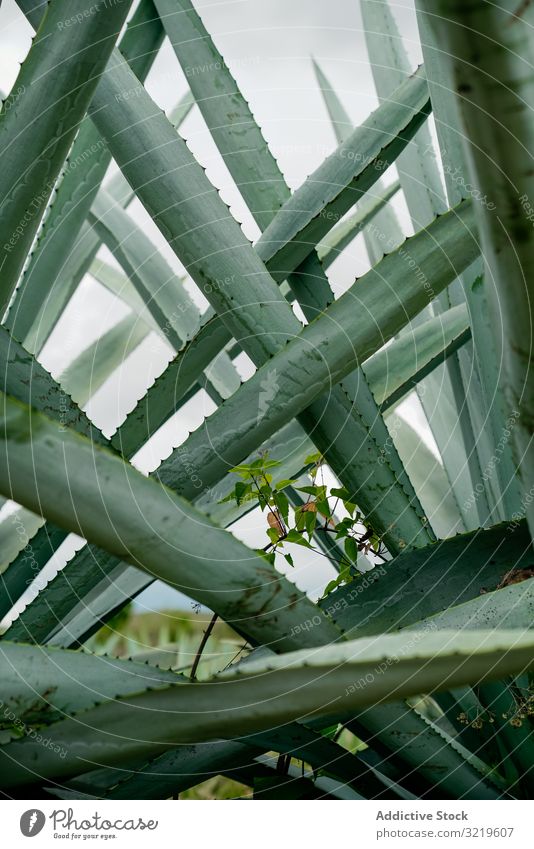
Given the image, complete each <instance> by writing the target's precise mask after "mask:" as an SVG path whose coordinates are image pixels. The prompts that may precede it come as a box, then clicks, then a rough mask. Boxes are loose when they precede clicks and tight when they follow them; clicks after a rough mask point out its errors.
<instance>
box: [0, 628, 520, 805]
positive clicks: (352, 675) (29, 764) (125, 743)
mask: <svg viewBox="0 0 534 849" xmlns="http://www.w3.org/2000/svg"><path fill="white" fill-rule="evenodd" d="M406 636H407V635H400V634H396V635H386V636H383V637H382V638H381V640H380V644H379V645H377V641H376V640H374V639H361V640H356V641H354V642H352V643H345V644H339V645H335V646H327V647H324V648H316V649H313V650H303V651H298V652H292V653H289V654H285V655H282V656H280V657H276V658H268V659H267V660H265V659H260V660H257V661H251V662H250V663H248V664H246V665H243V666H242V667H239V666H238V667H236V668H235V669H234V670H231V671H228V672H225V673H222V674H221V675H219V676H216V677H215V678H213V679H211V680H210V681H205V682H201V683H199V682H194V683H189V684H187V683H184V684H180V685H179V686H171V687H167V688H166V689H162V688H158V689H157V690H154V691H148V692H145V693H142V694H140V695H139V696H133V697H130V698H125V699H121V700H116V701H113V702H106V703H104V704H102V705H99V706H97V707H95V708H93V709H91V710H87V711H84V712H83V713H82V714H79V715H75V716H74V717H73V718H71V719H65V720H62V721H61V722H58V723H55V724H54V726H52V727H50V728H49V729H47V736H48V738H49V741H50V745H49V746H47V748H46V749H45V748H44V747H43V746H40V745H39V744H38V743H35V742H33V741H32V740H29V739H25V740H22V741H18V742H16V743H11V744H9V745H8V746H5V747H3V748H2V749H0V762H2V761H5V760H7V759H9V763H10V764H11V766H10V769H9V770H4V771H3V773H2V776H3V786H6V784H7V783H9V785H10V786H16V785H17V784H20V783H24V782H25V781H27V780H28V768H31V769H32V771H35V769H36V762H37V763H38V771H39V774H40V776H41V777H42V778H47V777H54V778H56V779H58V778H66V777H70V776H73V775H76V774H81V773H83V772H87V771H89V769H90V768H91V766H92V764H94V763H95V762H98V763H100V764H102V765H106V764H107V765H113V764H116V763H120V762H121V761H127V760H128V759H133V758H137V757H143V756H145V755H146V756H150V754H151V753H154V752H157V751H158V749H159V750H161V749H162V748H171V747H172V746H175V745H176V744H177V743H188V742H200V741H202V740H210V739H211V740H213V739H217V738H221V737H232V736H235V735H236V734H239V735H240V736H242V735H243V734H249V733H256V732H259V731H262V730H263V729H267V728H270V727H272V726H273V725H277V724H280V723H286V722H288V721H293V720H295V719H299V718H300V717H302V716H309V715H310V714H315V715H317V716H328V715H329V714H330V715H332V713H334V712H338V711H339V710H342V711H348V710H350V709H353V708H357V707H358V708H361V707H364V706H366V705H369V704H376V703H377V702H379V701H381V700H383V699H393V698H395V697H397V698H398V697H399V696H403V695H409V694H417V693H418V692H420V691H421V690H423V691H424V690H428V689H439V688H440V687H441V688H443V687H446V686H451V685H455V684H462V683H466V682H467V681H470V680H473V678H475V679H477V680H482V679H486V678H489V679H491V678H498V677H499V676H502V675H503V674H506V673H510V672H511V673H513V672H519V671H523V670H524V669H525V668H528V667H529V666H531V665H532V663H533V662H534V661H533V654H532V649H533V647H534V635H531V634H530V633H529V634H527V635H518V633H517V632H516V631H501V632H500V633H497V634H496V633H495V632H493V631H489V632H488V631H478V632H471V633H462V634H456V633H454V632H450V631H439V632H437V633H435V634H429V633H428V632H427V633H423V632H419V633H417V634H416V633H415V632H414V633H413V634H411V639H412V641H415V642H412V643H410V644H407V643H406ZM459 658H461V662H459ZM378 667H380V669H383V672H380V673H378V672H377V669H378ZM384 667H385V668H384ZM366 676H367V677H368V679H370V681H369V683H368V684H365V685H364V686H358V683H359V682H361V681H365V680H366ZM214 705H216V706H217V710H213V706H214ZM152 711H156V713H155V714H154V716H155V717H157V719H154V721H150V716H151V712H152ZM141 716H143V734H142V738H143V739H139V736H140V735H139V721H140V717H141ZM81 717H83V720H82V721H83V725H81V723H80V721H79V719H80V718H81ZM51 746H55V747H61V748H63V749H66V750H67V751H68V752H69V754H70V757H69V759H68V760H67V759H62V758H61V757H60V756H59V755H58V753H57V752H54V751H53V749H52V748H51ZM89 751H90V752H91V754H90V756H89V754H88V752H89ZM0 781H2V778H0ZM495 795H497V794H495Z"/></svg>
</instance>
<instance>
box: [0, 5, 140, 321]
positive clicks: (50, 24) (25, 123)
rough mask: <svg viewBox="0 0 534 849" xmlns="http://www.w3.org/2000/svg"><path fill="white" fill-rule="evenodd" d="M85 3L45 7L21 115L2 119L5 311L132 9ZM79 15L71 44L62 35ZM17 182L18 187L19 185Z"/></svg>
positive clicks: (26, 71) (22, 78) (14, 112)
mask: <svg viewBox="0 0 534 849" xmlns="http://www.w3.org/2000/svg"><path fill="white" fill-rule="evenodd" d="M86 8H87V7H86V4H85V2H84V0H58V2H56V3H54V4H53V5H51V6H48V7H47V10H46V12H45V15H44V19H43V23H42V25H41V26H40V28H39V31H38V33H37V35H36V37H35V39H34V42H33V44H32V47H31V49H30V52H29V54H28V56H27V57H26V59H25V61H24V63H23V65H22V67H21V69H20V72H19V74H18V77H17V80H16V82H15V91H18V92H19V94H18V97H17V108H16V109H9V110H4V111H3V112H1V113H0V157H1V162H2V168H1V171H0V173H1V177H0V198H1V201H0V222H1V227H2V232H3V233H5V234H6V236H5V242H4V245H3V248H2V259H1V261H0V268H1V270H2V284H1V288H0V305H1V307H2V312H5V309H6V307H7V305H8V303H9V300H10V298H11V295H12V293H13V290H14V289H15V286H16V285H17V281H18V277H19V274H20V272H21V271H22V267H23V265H24V262H25V260H26V256H27V254H28V251H29V249H30V246H31V243H32V241H33V239H34V237H35V234H36V232H37V229H38V226H39V222H40V220H41V218H42V216H43V213H44V211H45V209H46V205H47V202H48V200H49V198H50V196H51V194H52V191H53V188H54V183H55V181H56V179H57V177H58V176H59V173H60V170H61V167H62V165H63V162H64V160H65V157H66V155H67V152H68V150H69V147H70V146H71V144H72V141H73V139H74V136H75V134H76V131H77V129H78V126H79V123H80V121H81V120H82V118H83V116H84V114H85V111H86V109H87V106H88V104H89V102H90V100H91V97H92V95H93V92H94V90H95V88H96V86H97V83H98V80H99V77H100V76H101V74H102V72H103V70H104V68H105V65H106V63H107V61H108V59H109V56H110V54H111V51H112V49H113V47H114V44H115V40H116V38H117V35H118V33H119V31H120V29H121V27H122V25H123V23H124V21H125V20H126V16H127V14H128V10H129V8H130V3H129V2H124V3H117V4H115V5H114V6H113V7H110V8H109V9H95V11H94V14H92V15H89V16H86V15H84V14H83V13H84V11H85V10H86ZM72 15H74V16H76V15H81V22H80V23H79V24H78V25H77V26H76V27H73V28H72V29H71V31H70V33H69V38H65V35H64V33H63V32H62V29H63V28H64V21H65V20H66V19H67V18H70V17H71V16H72ZM14 181H15V182H14Z"/></svg>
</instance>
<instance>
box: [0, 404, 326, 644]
mask: <svg viewBox="0 0 534 849" xmlns="http://www.w3.org/2000/svg"><path fill="white" fill-rule="evenodd" d="M2 413H3V422H4V427H3V428H2V445H1V454H0V489H1V490H2V491H3V492H9V493H10V495H11V494H12V495H13V496H14V497H15V498H16V500H17V501H19V502H20V503H22V504H23V505H24V506H27V507H29V508H30V509H33V510H37V511H38V512H44V513H45V514H46V516H47V518H49V519H51V520H52V521H53V522H57V523H58V524H59V525H60V526H62V527H64V528H66V529H67V530H71V531H74V532H76V533H81V534H82V535H83V536H84V537H85V538H86V539H88V540H89V541H90V542H94V543H96V544H98V545H101V546H102V547H103V548H104V549H106V550H107V551H109V552H110V553H112V554H115V555H116V556H118V557H120V558H121V559H123V560H125V561H126V562H129V563H131V564H132V565H134V566H137V567H139V568H141V569H143V570H144V571H146V572H148V573H149V574H150V575H151V576H153V577H159V578H160V579H162V580H164V581H167V582H168V583H169V584H170V585H171V586H174V587H176V588H179V589H181V590H182V591H183V592H185V593H187V595H189V596H191V597H192V598H195V599H196V600H197V601H199V602H201V603H202V604H206V605H207V606H208V607H209V608H210V609H212V610H214V611H216V612H218V613H219V614H220V615H221V616H222V617H223V618H224V619H225V620H226V621H227V622H228V623H229V624H232V623H233V624H234V626H235V627H236V629H237V630H238V631H240V632H242V633H244V634H247V635H250V636H251V637H253V638H255V639H257V640H259V641H260V642H268V641H269V639H270V638H269V631H271V633H272V630H273V629H274V631H276V633H277V635H280V631H281V632H282V634H283V635H284V636H282V637H281V638H280V639H277V642H276V643H275V644H276V646H277V647H279V649H280V650H283V649H284V648H288V647H290V646H294V645H295V642H296V641H297V635H296V634H295V631H294V630H293V631H292V630H291V629H292V625H294V624H295V622H296V623H299V622H303V621H305V620H309V619H311V620H313V619H314V617H315V620H316V622H317V625H316V626H314V627H313V628H311V629H310V630H309V631H308V633H307V634H306V635H304V636H303V635H300V636H299V637H298V642H300V643H302V641H305V642H307V643H308V644H310V645H316V644H317V643H318V642H321V640H325V639H335V638H336V637H337V636H339V633H338V631H337V629H336V628H334V626H332V625H330V623H329V622H328V620H327V619H326V617H324V616H323V615H322V614H320V612H319V611H318V608H317V607H316V605H314V604H312V603H311V602H310V601H309V600H308V599H307V598H306V597H305V596H304V595H303V594H301V593H300V591H299V590H298V589H297V588H296V587H294V586H293V585H292V584H290V583H289V581H287V580H286V579H285V578H283V577H282V576H281V575H279V574H278V573H277V572H276V570H275V569H274V568H273V567H272V566H271V565H270V564H269V563H267V562H266V561H265V560H264V559H263V558H262V557H260V556H259V555H258V554H257V553H256V552H253V551H251V550H250V549H248V548H247V547H246V546H244V545H243V544H242V543H240V542H238V540H237V539H235V538H234V537H233V536H232V535H231V534H228V533H227V532H226V531H224V530H223V529H222V528H218V527H217V526H215V525H213V524H211V523H210V522H209V521H208V520H207V519H206V517H205V516H203V514H201V513H200V512H199V511H197V510H195V508H193V507H192V506H191V505H190V504H189V503H188V502H186V501H185V500H183V499H180V498H178V497H177V496H176V495H174V493H172V492H171V491H170V490H168V489H165V487H163V486H161V484H159V483H157V482H156V481H155V480H153V479H150V478H146V477H144V476H143V475H142V474H141V473H140V472H138V471H136V470H135V469H134V468H133V467H132V466H130V465H128V464H127V463H125V462H124V461H123V460H122V459H121V458H120V457H118V456H115V455H113V454H112V453H111V452H110V451H109V450H106V449H102V448H99V447H97V446H94V445H93V444H92V443H91V442H89V441H88V440H86V439H84V438H83V437H81V436H80V435H79V434H76V433H75V432H74V431H71V430H68V431H65V432H63V433H60V432H59V431H58V428H57V427H56V426H55V425H54V423H53V422H51V421H50V420H49V419H47V418H45V417H44V416H42V415H41V414H39V413H35V412H34V411H31V410H30V408H28V407H26V406H25V405H23V404H20V403H19V402H17V401H14V400H13V399H11V398H9V397H8V396H5V395H4V396H3V410H2ZM29 440H31V445H32V451H31V452H29V451H28V447H27V446H28V442H29ZM15 470H16V475H15ZM14 475H15V477H16V480H15V477H14ZM102 481H105V484H106V485H105V487H103V486H102ZM199 529H201V532H200V530H199ZM225 562H228V563H231V564H232V567H231V570H230V574H228V573H227V570H226V569H224V567H223V564H224V563H225Z"/></svg>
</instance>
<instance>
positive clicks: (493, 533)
mask: <svg viewBox="0 0 534 849" xmlns="http://www.w3.org/2000/svg"><path fill="white" fill-rule="evenodd" d="M533 557H534V556H533V554H532V550H531V548H530V545H529V535H528V528H527V525H526V522H525V521H524V520H522V521H520V522H517V523H516V524H515V525H514V524H510V523H503V524H502V525H497V526H496V527H494V528H491V529H490V530H482V529H479V530H477V531H471V532H470V533H467V534H459V535H458V536H455V537H452V538H451V539H446V540H440V541H439V542H437V543H434V544H433V545H430V546H428V547H427V548H422V549H417V550H416V551H409V552H406V553H405V554H401V555H399V557H396V558H394V559H393V560H391V561H390V562H389V563H386V564H382V565H381V566H380V567H378V568H376V569H375V570H374V572H372V573H370V574H369V575H368V576H367V577H366V579H365V581H364V582H362V585H361V586H359V585H358V583H356V584H349V585H347V586H346V587H342V588H341V589H339V590H337V591H336V592H335V593H332V594H331V595H330V596H328V597H327V598H326V599H324V600H323V601H322V602H321V606H322V608H323V609H324V610H325V611H326V612H327V613H328V614H329V615H330V616H331V617H332V619H333V620H334V621H335V622H336V624H337V625H338V626H339V627H340V628H341V629H343V630H344V631H346V632H350V633H354V634H357V635H358V636H360V635H368V634H369V635H370V634H381V633H383V632H384V631H388V630H394V629H397V628H402V627H404V626H407V625H410V624H411V623H413V622H417V621H418V620H420V619H424V618H426V617H428V616H432V615H434V614H438V613H439V612H440V611H442V610H445V609H446V608H448V607H450V606H451V605H459V604H462V603H463V602H467V601H470V600H471V599H473V598H476V597H477V596H478V595H479V594H480V592H481V591H488V590H494V589H496V588H497V586H498V585H499V584H500V583H501V581H502V580H503V578H504V577H505V575H506V574H507V573H508V572H510V571H511V570H513V571H516V572H520V571H521V569H530V568H531V567H532V566H533V564H534V559H533Z"/></svg>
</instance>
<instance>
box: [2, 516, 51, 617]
mask: <svg viewBox="0 0 534 849" xmlns="http://www.w3.org/2000/svg"><path fill="white" fill-rule="evenodd" d="M42 524H43V519H42V517H41V516H36V515H35V513H32V512H31V511H30V510H26V509H25V508H24V507H18V506H17V507H15V509H13V510H10V512H9V513H8V514H7V515H4V516H2V518H0V551H1V552H2V555H1V557H2V559H1V561H0V589H1V590H2V593H1V595H0V619H2V618H3V617H4V615H5V613H7V611H8V610H9V608H10V607H11V604H9V605H8V606H7V609H6V605H5V602H4V599H5V598H6V597H13V593H10V592H9V591H8V590H6V581H7V580H8V579H9V578H10V570H9V568H8V567H9V564H10V563H12V561H13V560H15V558H16V557H17V555H18V554H19V553H20V552H21V551H22V550H23V549H25V548H26V546H27V544H28V542H29V541H30V540H31V538H32V537H33V536H35V534H36V533H37V531H38V530H39V528H40V527H41V525H42ZM25 554H26V555H27V552H25ZM32 574H33V573H32V572H30V575H32ZM27 580H28V573H26V574H25V575H24V579H23V582H22V584H23V586H22V591H24V590H25V589H26V587H27V583H26V581H27ZM4 594H5V595H4ZM14 597H15V598H17V596H16V595H15V596H14Z"/></svg>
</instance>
